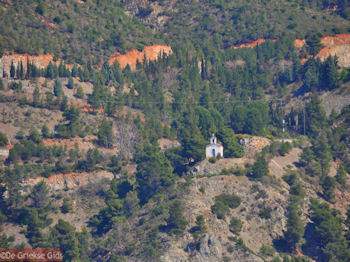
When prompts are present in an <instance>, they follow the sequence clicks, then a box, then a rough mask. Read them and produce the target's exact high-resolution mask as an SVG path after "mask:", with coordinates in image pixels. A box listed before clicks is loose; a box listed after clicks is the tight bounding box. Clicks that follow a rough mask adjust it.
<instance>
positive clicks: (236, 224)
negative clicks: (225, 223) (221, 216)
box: [230, 217, 242, 235]
mask: <svg viewBox="0 0 350 262" xmlns="http://www.w3.org/2000/svg"><path fill="white" fill-rule="evenodd" d="M241 230H242V221H241V220H240V219H239V218H235V217H233V218H231V221H230V231H231V232H232V233H234V234H237V235H238V234H239V232H241Z"/></svg>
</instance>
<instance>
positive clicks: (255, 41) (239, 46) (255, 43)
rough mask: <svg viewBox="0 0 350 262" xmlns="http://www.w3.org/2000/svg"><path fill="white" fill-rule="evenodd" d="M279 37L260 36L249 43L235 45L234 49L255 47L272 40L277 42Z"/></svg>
mask: <svg viewBox="0 0 350 262" xmlns="http://www.w3.org/2000/svg"><path fill="white" fill-rule="evenodd" d="M276 40H277V39H265V38H258V39H256V40H254V41H252V42H248V43H244V44H240V45H234V46H233V48H234V49H238V48H242V47H248V48H254V47H256V46H257V45H260V44H261V43H264V42H266V41H272V42H276Z"/></svg>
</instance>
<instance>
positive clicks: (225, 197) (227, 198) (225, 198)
mask: <svg viewBox="0 0 350 262" xmlns="http://www.w3.org/2000/svg"><path fill="white" fill-rule="evenodd" d="M215 202H222V203H223V204H225V205H226V206H228V207H229V208H232V209H234V208H236V207H238V206H239V205H240V204H241V198H240V197H238V196H236V195H234V194H232V195H229V194H221V195H218V196H216V197H215Z"/></svg>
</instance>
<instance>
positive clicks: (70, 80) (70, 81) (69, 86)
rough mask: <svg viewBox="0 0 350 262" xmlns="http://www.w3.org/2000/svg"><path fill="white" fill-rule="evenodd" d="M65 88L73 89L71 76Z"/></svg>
mask: <svg viewBox="0 0 350 262" xmlns="http://www.w3.org/2000/svg"><path fill="white" fill-rule="evenodd" d="M67 88H69V89H73V88H74V80H73V77H70V78H69V80H68V84H67Z"/></svg>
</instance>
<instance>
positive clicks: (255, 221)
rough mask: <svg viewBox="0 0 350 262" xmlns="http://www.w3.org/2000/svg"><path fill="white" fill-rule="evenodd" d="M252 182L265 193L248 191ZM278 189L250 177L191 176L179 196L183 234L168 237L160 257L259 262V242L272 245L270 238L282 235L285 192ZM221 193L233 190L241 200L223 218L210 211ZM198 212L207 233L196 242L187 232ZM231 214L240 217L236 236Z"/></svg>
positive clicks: (193, 223)
mask: <svg viewBox="0 0 350 262" xmlns="http://www.w3.org/2000/svg"><path fill="white" fill-rule="evenodd" d="M208 175H209V174H208ZM253 186H254V187H255V188H256V187H258V188H260V189H265V190H266V191H265V196H263V197H258V195H259V193H257V192H255V191H252V188H253ZM282 191H283V190H282V189H281V188H280V187H279V186H272V185H268V183H266V182H255V181H250V180H248V178H247V177H245V176H240V177H237V176H234V175H231V176H212V177H201V178H194V179H193V182H192V184H191V186H190V188H189V192H188V194H186V195H184V197H183V204H184V207H185V211H184V216H185V218H186V220H187V221H188V223H189V224H188V226H187V227H186V231H185V233H184V236H182V237H181V238H178V239H171V240H169V247H170V248H169V249H168V250H167V251H166V253H165V254H164V255H163V256H162V258H161V261H198V262H206V261H223V259H224V257H226V258H228V259H230V261H239V262H247V261H251V262H262V261H263V260H262V259H261V258H260V257H259V256H258V255H256V254H258V253H259V251H260V248H261V246H262V245H263V244H264V245H268V246H272V245H273V243H272V242H273V240H274V239H277V238H279V237H281V236H283V231H284V230H285V227H286V217H285V214H286V208H287V206H288V194H284V193H283V192H282ZM203 192H204V193H203ZM222 193H225V194H235V195H236V196H238V197H240V199H241V204H240V206H239V207H238V208H235V209H231V210H230V212H229V214H227V216H226V217H225V219H218V218H217V216H216V215H215V214H213V212H212V211H211V206H212V205H213V204H214V202H215V197H216V196H218V195H220V194H222ZM267 207H268V208H270V210H271V213H270V214H271V216H270V217H269V218H263V217H261V216H260V215H259V214H260V212H261V211H262V210H264V209H265V208H267ZM198 215H203V216H204V218H205V222H206V226H207V233H205V234H203V235H202V236H201V238H200V239H199V240H197V242H196V241H195V239H194V238H193V235H192V234H191V233H190V232H191V228H192V227H193V226H195V225H196V217H197V216H198ZM231 217H235V218H239V219H240V220H241V221H242V231H241V232H240V234H239V236H238V235H237V234H234V233H232V232H231V231H230V227H229V224H230V219H231ZM233 238H242V239H243V241H244V244H245V245H246V246H247V247H248V248H247V249H245V248H242V247H241V246H240V245H238V244H236V243H235V242H234V241H232V239H233ZM196 243H197V244H196Z"/></svg>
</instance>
